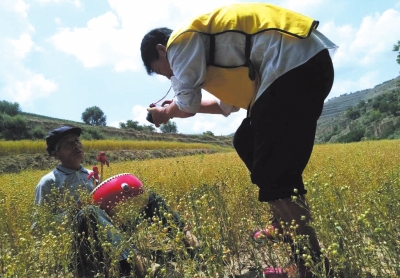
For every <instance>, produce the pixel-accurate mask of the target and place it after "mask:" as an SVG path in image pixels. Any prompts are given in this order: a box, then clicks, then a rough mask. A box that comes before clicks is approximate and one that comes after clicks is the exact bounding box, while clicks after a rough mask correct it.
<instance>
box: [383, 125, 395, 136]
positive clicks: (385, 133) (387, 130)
mask: <svg viewBox="0 0 400 278" xmlns="http://www.w3.org/2000/svg"><path fill="white" fill-rule="evenodd" d="M394 131H395V128H394V125H390V126H388V127H387V128H385V130H384V131H383V132H382V133H381V135H380V136H379V138H380V139H385V138H389V136H390V135H392V134H393V133H394Z"/></svg>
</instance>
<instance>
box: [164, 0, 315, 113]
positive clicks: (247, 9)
mask: <svg viewBox="0 0 400 278" xmlns="http://www.w3.org/2000/svg"><path fill="white" fill-rule="evenodd" d="M317 26H318V21H315V20H313V19H311V18H309V17H307V16H304V15H301V14H299V13H296V12H293V11H290V10H287V9H284V8H281V7H278V6H275V5H272V4H262V3H238V4H232V5H229V6H225V7H222V8H219V9H216V10H214V11H213V12H211V13H207V14H203V15H200V16H198V17H196V18H194V19H192V20H190V21H189V22H187V23H185V24H183V25H182V26H181V27H180V28H178V29H176V30H175V31H174V32H173V33H172V34H171V36H170V38H169V40H168V42H167V49H168V48H169V47H171V46H172V45H174V44H178V43H184V42H185V39H186V40H188V39H190V36H185V35H186V34H190V33H191V32H198V33H202V34H205V35H208V36H209V38H210V50H209V51H210V52H209V60H208V65H207V74H206V78H205V80H204V82H203V88H204V89H205V90H207V91H208V92H210V93H211V94H213V95H214V96H216V97H217V98H219V99H220V100H221V101H223V102H224V103H227V104H230V105H233V106H236V107H240V108H244V109H248V108H249V107H250V106H251V102H252V101H254V96H255V92H256V91H257V87H258V83H259V80H258V76H257V72H256V71H255V69H254V67H253V65H252V63H251V61H250V53H251V37H252V36H253V35H256V34H259V33H261V32H265V31H269V30H275V31H279V32H281V33H284V34H286V35H289V36H292V37H296V38H299V39H305V38H307V37H309V36H310V34H311V32H312V30H313V29H316V28H317ZM226 32H236V33H240V34H243V35H244V36H245V37H246V45H245V47H244V49H243V55H244V57H245V60H246V62H245V64H243V65H240V66H235V67H224V66H221V65H218V64H216V63H215V62H214V51H215V38H216V36H218V35H221V34H224V33H226Z"/></svg>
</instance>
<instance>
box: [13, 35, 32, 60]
mask: <svg viewBox="0 0 400 278" xmlns="http://www.w3.org/2000/svg"><path fill="white" fill-rule="evenodd" d="M10 43H11V44H12V46H13V48H14V54H15V56H16V57H17V58H20V59H23V58H24V57H25V56H26V54H28V53H29V52H30V51H31V49H32V47H33V46H34V43H33V41H32V39H31V36H30V35H29V34H26V33H24V34H21V35H20V36H19V39H18V40H10Z"/></svg>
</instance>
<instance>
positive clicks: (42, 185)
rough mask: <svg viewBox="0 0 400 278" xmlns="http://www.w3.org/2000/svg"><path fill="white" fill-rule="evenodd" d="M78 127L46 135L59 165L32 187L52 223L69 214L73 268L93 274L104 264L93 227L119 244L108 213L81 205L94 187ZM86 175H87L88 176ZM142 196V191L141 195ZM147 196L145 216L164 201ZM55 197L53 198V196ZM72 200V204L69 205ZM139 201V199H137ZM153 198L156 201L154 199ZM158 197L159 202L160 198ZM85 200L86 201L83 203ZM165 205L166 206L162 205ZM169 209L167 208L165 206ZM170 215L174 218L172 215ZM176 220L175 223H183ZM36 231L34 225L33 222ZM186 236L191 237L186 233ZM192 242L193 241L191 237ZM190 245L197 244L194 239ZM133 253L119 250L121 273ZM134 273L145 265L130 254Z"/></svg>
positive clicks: (126, 270)
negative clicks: (73, 233) (50, 214)
mask: <svg viewBox="0 0 400 278" xmlns="http://www.w3.org/2000/svg"><path fill="white" fill-rule="evenodd" d="M81 132H82V130H81V129H80V128H78V127H72V126H67V125H64V126H61V127H59V128H56V129H54V130H52V131H50V132H49V135H48V136H47V137H46V150H47V152H48V153H49V155H51V156H53V157H55V158H57V159H59V160H60V164H59V165H58V166H57V167H56V168H55V169H54V170H52V171H51V172H50V173H48V174H46V175H45V176H43V177H42V178H41V180H40V181H39V183H38V184H37V186H36V189H35V203H36V204H38V205H39V206H43V205H50V208H51V211H52V212H53V213H54V214H55V218H56V222H58V224H60V223H61V222H62V220H63V218H65V217H68V216H69V215H70V216H72V217H71V218H72V219H73V223H74V225H75V228H76V230H75V231H76V232H77V233H76V234H77V236H76V239H77V240H76V243H77V246H76V250H77V251H78V254H79V255H78V258H77V260H76V267H77V271H78V274H79V275H82V274H83V275H88V274H89V275H90V274H95V273H96V272H98V271H104V272H107V269H102V268H103V267H104V259H105V258H104V252H103V250H102V247H101V242H100V240H99V239H98V234H97V230H98V228H99V226H100V227H102V228H111V229H107V240H108V241H109V242H110V243H111V244H112V245H113V246H118V245H119V244H120V243H121V240H122V239H121V232H122V231H121V230H120V229H118V228H117V227H115V226H114V224H113V222H112V221H111V219H110V217H109V215H108V214H107V213H106V212H105V211H103V210H102V209H100V208H99V207H98V206H95V205H86V206H83V203H85V202H82V200H81V199H82V195H83V194H82V193H86V194H87V196H89V195H90V194H91V193H92V192H93V190H94V175H90V174H91V173H90V171H89V170H87V169H85V168H84V167H83V166H82V165H81V163H82V161H83V158H84V152H83V146H82V143H81V141H80V140H79V136H80V134H81ZM88 177H89V178H88ZM142 195H143V196H146V194H142ZM147 196H149V198H147V197H145V204H143V207H142V209H143V208H144V211H145V212H146V216H148V217H153V216H154V213H155V212H156V211H159V207H158V206H159V205H160V204H164V202H163V200H162V199H161V198H160V197H159V196H156V195H155V194H153V193H151V194H148V195H147ZM54 197H56V198H54ZM71 200H72V205H71ZM137 200H138V201H139V200H143V198H138V199H137ZM155 200H157V201H155ZM160 200H161V201H160ZM86 203H89V202H86ZM163 207H165V208H167V207H166V206H165V204H164V206H163ZM167 209H169V208H167ZM174 217H178V216H177V215H176V214H174ZM176 219H178V222H177V223H178V225H179V226H180V227H182V229H183V226H184V225H183V224H182V222H180V219H179V218H176ZM33 227H34V228H36V230H37V229H38V228H39V227H37V224H36V223H34V225H33ZM89 236H92V237H93V238H94V239H95V242H96V244H94V245H95V246H93V244H92V245H91V244H90V242H89V240H88V237H89ZM188 236H189V239H193V238H194V237H191V235H190V233H189V232H188ZM192 242H193V240H192ZM193 245H197V241H195V243H194V244H193ZM131 252H133V253H135V254H137V251H136V250H135V249H134V248H133V247H131V248H124V249H122V251H121V253H120V255H119V259H120V263H119V270H120V273H121V275H122V276H124V275H129V273H130V272H131V270H132V269H131V265H130V263H129V262H128V256H129V253H131ZM134 261H135V276H136V277H144V276H145V268H144V266H143V263H142V261H141V259H140V257H139V256H135V257H134Z"/></svg>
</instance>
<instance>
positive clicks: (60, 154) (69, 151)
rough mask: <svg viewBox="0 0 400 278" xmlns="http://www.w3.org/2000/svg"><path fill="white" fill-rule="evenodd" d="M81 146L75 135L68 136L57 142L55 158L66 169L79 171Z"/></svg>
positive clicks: (81, 154)
mask: <svg viewBox="0 0 400 278" xmlns="http://www.w3.org/2000/svg"><path fill="white" fill-rule="evenodd" d="M83 155H84V153H83V146H82V143H81V141H80V140H79V136H78V135H76V134H68V135H66V136H65V137H63V138H61V139H60V140H59V142H58V150H57V151H56V152H55V156H56V157H57V158H58V159H59V160H60V161H61V164H62V165H63V166H65V167H67V168H71V169H79V168H80V165H81V162H82V160H83Z"/></svg>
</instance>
